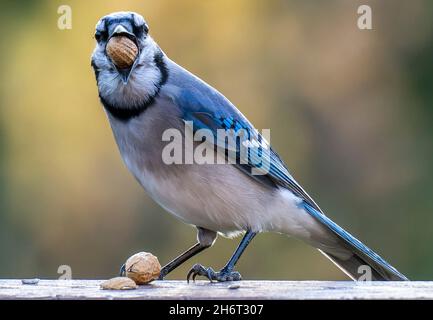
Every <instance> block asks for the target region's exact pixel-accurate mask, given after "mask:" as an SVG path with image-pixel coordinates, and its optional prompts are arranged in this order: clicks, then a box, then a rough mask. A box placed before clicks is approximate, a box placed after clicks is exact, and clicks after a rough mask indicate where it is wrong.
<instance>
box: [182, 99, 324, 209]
mask: <svg viewBox="0 0 433 320" xmlns="http://www.w3.org/2000/svg"><path fill="white" fill-rule="evenodd" d="M177 103H178V104H180V106H181V107H182V110H183V112H184V114H183V118H184V120H185V121H190V122H192V124H193V130H194V132H197V130H200V129H207V130H210V131H211V132H212V134H213V136H214V144H215V146H216V147H217V149H218V151H219V152H221V153H223V154H224V155H225V157H226V159H227V160H228V161H229V162H230V163H233V164H234V165H235V166H236V167H237V168H238V169H240V170H241V171H243V172H244V173H246V174H248V175H249V176H250V177H252V178H253V179H255V180H257V181H259V182H261V183H264V184H266V185H268V186H281V187H285V188H287V189H289V190H290V191H292V192H293V193H294V194H295V195H296V196H298V197H299V198H301V199H302V200H304V201H305V202H306V203H308V204H309V205H310V206H312V207H313V208H315V209H316V210H318V211H319V212H321V210H320V208H319V207H318V206H317V204H316V203H315V202H314V201H313V199H312V198H311V197H310V196H309V195H308V194H307V193H306V192H305V191H304V190H303V189H302V187H301V186H300V185H299V184H298V183H297V182H296V181H295V179H294V178H293V177H292V176H291V175H290V173H289V171H288V170H287V167H286V166H285V164H284V162H283V161H282V160H281V158H280V157H279V156H278V154H277V153H276V152H275V151H274V150H273V149H272V147H271V145H270V144H269V142H268V141H267V140H266V139H265V138H264V137H263V136H262V135H261V134H260V133H259V132H258V131H257V130H256V129H255V128H254V127H253V126H252V125H251V123H250V122H249V121H248V120H247V119H246V118H245V117H244V116H243V115H242V114H241V113H240V112H239V111H238V110H237V109H236V108H235V107H234V106H233V105H232V104H231V103H230V102H229V101H228V100H226V99H225V98H223V97H220V96H218V97H213V99H212V98H208V97H203V96H200V95H198V94H195V95H192V94H190V93H189V92H186V93H184V94H183V95H181V97H180V98H179V99H178V101H177Z"/></svg>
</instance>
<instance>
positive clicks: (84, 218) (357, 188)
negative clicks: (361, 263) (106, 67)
mask: <svg viewBox="0 0 433 320" xmlns="http://www.w3.org/2000/svg"><path fill="white" fill-rule="evenodd" d="M64 4H67V5H70V6H71V8H72V30H59V29H58V27H57V19H58V17H59V15H58V14H57V8H58V7H59V6H60V5H64ZM361 4H369V5H371V7H372V10H373V30H359V29H358V28H357V19H358V14H357V8H358V6H359V5H361ZM119 10H133V11H137V12H139V13H141V14H142V15H143V16H144V17H145V18H146V19H147V21H148V23H149V25H150V32H151V34H152V36H153V37H154V39H155V40H156V41H157V42H158V43H159V45H160V46H161V47H162V49H163V50H164V51H165V52H166V53H167V54H168V55H169V56H170V57H171V58H172V59H173V60H175V61H176V62H178V63H179V64H181V65H183V66H184V67H186V68H187V69H189V70H190V71H192V72H193V73H195V74H197V75H199V76H200V77H202V78H203V79H204V80H205V81H207V82H208V83H210V84H211V85H213V86H214V87H216V88H217V89H219V90H220V91H221V92H222V93H224V94H225V95H226V96H227V97H228V98H229V99H230V100H231V101H232V102H233V103H234V104H235V105H237V106H238V108H239V109H240V110H241V111H242V112H243V113H244V114H245V115H246V116H247V117H248V118H249V119H250V120H251V121H252V122H253V123H254V124H255V126H256V127H257V128H259V129H261V128H271V141H272V144H273V145H274V147H275V149H276V150H278V152H279V153H280V155H281V156H282V157H283V159H284V160H285V162H286V163H287V165H288V167H289V168H291V170H292V173H293V174H294V176H295V177H296V178H297V180H298V181H299V182H300V183H301V184H302V185H303V186H304V187H305V188H306V190H307V191H308V192H309V193H310V194H311V195H312V196H313V198H315V199H316V201H317V202H318V203H319V204H320V206H321V207H322V208H323V209H324V210H325V211H326V212H327V214H328V215H329V216H331V217H332V218H333V219H334V220H335V221H336V222H337V223H339V224H340V225H341V226H343V227H345V228H346V229H348V230H349V231H350V232H351V233H353V234H354V235H356V236H357V237H359V238H360V239H361V240H362V241H363V242H365V243H366V244H367V245H369V246H370V247H371V248H373V249H375V250H376V251H377V252H378V253H380V254H381V255H383V256H384V257H385V258H386V259H387V260H388V261H389V262H391V263H392V264H393V265H394V266H395V267H397V268H398V269H399V270H400V271H401V272H403V273H405V274H406V275H407V276H408V277H409V278H411V279H417V280H422V279H426V280H427V279H432V278H433V248H432V244H433V165H432V163H433V143H432V136H433V108H432V103H433V90H432V89H433V2H432V1H428V0H425V1H422V0H415V1H404V0H398V1H397V0H382V1H367V0H365V1H344V0H340V1H302V0H298V1H288V0H287V1H282V0H281V1H276V0H275V1H273V0H271V1H265V0H257V1H252V0H237V1H231V0H224V1H223V0H215V1H199V0H188V1H161V0H157V1H156V0H155V1H138V0H135V1H133V0H130V1H125V0H122V1H121V0H117V1H106V0H97V1H66V0H64V1H42V0H39V1H33V2H30V1H23V0H22V1H4V0H2V1H1V2H0V26H1V28H0V30H2V38H3V39H2V41H0V57H1V59H0V67H1V72H0V107H1V108H0V278H22V277H46V278H57V277H58V276H59V274H57V268H58V266H59V265H64V264H66V265H70V266H71V268H72V276H73V278H106V277H111V276H113V275H115V274H116V273H117V270H118V267H119V266H120V264H121V263H122V262H123V261H124V260H125V259H126V258H127V257H128V256H130V255H131V254H133V253H135V252H138V251H149V252H152V253H154V254H155V255H157V256H158V257H159V259H160V261H161V263H166V262H167V261H168V260H169V259H171V258H173V257H174V256H175V255H177V254H178V253H180V252H181V251H183V250H184V249H186V248H187V247H189V246H190V245H192V244H193V243H194V242H195V237H196V235H195V230H194V229H193V228H191V227H190V226H187V225H184V224H182V223H181V222H179V221H177V220H176V219H175V218H174V217H172V216H170V215H169V214H167V213H166V212H164V210H163V209H161V208H160V207H158V206H157V205H156V204H155V203H154V202H153V201H152V200H151V199H150V198H149V197H148V196H147V195H146V194H145V193H144V191H142V189H141V188H140V186H139V185H138V183H137V182H136V181H135V180H134V178H133V177H132V176H131V175H130V174H129V172H128V171H127V169H126V168H125V166H124V165H123V163H122V162H121V159H120V156H119V153H118V150H117V147H116V145H115V142H114V139H113V137H112V133H111V129H110V127H109V124H108V122H107V120H106V117H105V114H104V112H103V109H102V107H101V105H100V103H99V101H98V95H97V89H96V85H95V79H94V74H93V71H92V69H91V68H90V55H91V52H92V50H93V47H94V40H93V32H94V26H95V24H96V22H97V21H98V19H99V18H100V17H101V16H103V15H105V14H108V13H110V12H113V11H119ZM238 241H239V239H235V240H227V239H224V238H222V237H219V239H218V241H217V242H216V244H215V246H214V247H213V248H212V249H210V250H208V251H205V252H204V253H202V254H201V255H199V256H198V257H196V258H194V259H193V260H192V261H190V262H188V263H186V264H185V265H184V266H183V267H182V268H180V269H178V270H176V271H175V272H173V273H172V275H170V277H169V278H184V277H185V275H186V272H187V270H188V269H189V268H190V267H191V265H192V264H193V263H195V262H200V263H202V264H204V265H210V266H212V267H214V269H217V268H219V267H221V266H223V265H224V263H225V262H226V260H227V259H228V258H229V257H230V255H231V253H232V252H233V250H234V249H235V247H236V246H237V244H238ZM238 270H239V271H241V273H242V274H243V276H244V278H248V279H261V278H265V279H346V277H345V275H343V274H342V273H341V272H340V271H339V270H338V269H337V268H336V267H334V265H333V264H331V263H330V262H329V261H328V260H327V259H325V258H324V257H323V256H321V255H320V253H319V252H317V251H316V250H314V249H312V248H310V247H308V246H307V245H304V244H303V243H300V242H298V241H296V240H293V239H290V238H287V237H285V236H281V235H277V234H262V235H260V236H258V237H257V238H256V239H255V240H254V242H253V243H252V245H251V246H250V247H249V249H248V250H247V251H246V253H245V255H244V256H243V257H242V259H241V260H240V262H239V265H238Z"/></svg>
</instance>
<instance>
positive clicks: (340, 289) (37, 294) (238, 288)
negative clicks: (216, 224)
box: [0, 280, 433, 300]
mask: <svg viewBox="0 0 433 320" xmlns="http://www.w3.org/2000/svg"><path fill="white" fill-rule="evenodd" d="M101 282H102V281H101V280H40V281H39V283H38V284H37V285H35V284H33V285H32V284H22V281H21V280H0V299H109V300H111V299H296V300H298V299H302V300H304V299H433V282H427V281H417V282H351V281H241V282H231V283H209V282H207V281H197V282H195V283H192V282H191V283H189V284H187V282H186V281H170V280H168V281H167V280H165V281H155V282H153V283H151V284H150V285H145V286H140V287H139V288H138V289H135V290H125V291H117V290H116V291H112V290H102V289H100V283H101Z"/></svg>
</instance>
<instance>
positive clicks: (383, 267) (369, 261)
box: [301, 201, 408, 280]
mask: <svg viewBox="0 0 433 320" xmlns="http://www.w3.org/2000/svg"><path fill="white" fill-rule="evenodd" d="M301 206H302V207H303V208H304V209H305V210H306V211H307V212H308V213H309V214H310V215H312V216H313V217H314V218H315V219H317V220H318V221H319V222H320V223H321V224H322V225H324V226H325V227H327V228H328V229H329V230H330V231H332V232H333V233H334V234H335V235H336V236H337V237H338V238H339V239H341V240H342V244H343V245H344V247H346V248H347V249H349V250H350V251H351V252H352V253H353V256H352V257H351V258H350V259H341V258H338V257H335V256H334V255H332V254H330V253H328V252H323V253H324V254H325V255H326V256H327V257H328V258H330V259H331V260H332V261H333V262H334V263H336V264H337V265H338V266H339V267H340V268H341V269H343V271H345V272H346V273H348V274H349V276H351V277H352V278H353V279H354V280H356V279H357V278H358V277H359V273H358V272H359V271H358V268H359V266H361V265H369V266H370V267H371V269H372V276H373V279H372V280H408V279H407V278H406V277H405V276H404V275H403V274H401V273H400V272H398V271H397V270H396V269H395V268H394V267H393V266H391V265H390V264H389V263H388V262H386V261H385V260H384V259H383V258H382V257H380V256H379V255H378V254H377V253H375V252H374V251H373V250H371V249H370V248H368V247H367V246H366V245H364V244H363V243H362V242H361V241H359V240H358V239H356V238H355V237H353V236H352V235H351V234H350V233H348V232H347V231H346V230H344V229H343V228H341V227H340V226H339V225H337V224H336V223H335V222H333V221H332V220H331V219H329V218H328V217H327V216H325V215H324V214H323V213H321V212H319V211H317V210H316V209H315V208H313V207H312V206H311V205H309V204H308V203H306V202H305V201H304V202H302V204H301Z"/></svg>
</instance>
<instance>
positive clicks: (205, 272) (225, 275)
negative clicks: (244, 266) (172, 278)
mask: <svg viewBox="0 0 433 320" xmlns="http://www.w3.org/2000/svg"><path fill="white" fill-rule="evenodd" d="M256 234H257V232H252V231H247V233H246V234H245V235H244V237H243V238H242V240H241V243H240V244H239V246H238V247H237V249H236V251H235V252H234V253H233V255H232V257H231V258H230V260H229V261H228V262H227V264H226V265H225V266H224V267H223V268H222V269H221V270H220V271H219V272H215V271H214V270H213V269H212V268H205V267H203V266H202V265H201V264H195V265H194V266H193V267H192V268H191V270H190V271H189V272H188V275H187V281H188V282H189V278H190V277H191V276H192V279H193V280H195V278H196V277H197V276H204V277H206V278H208V279H209V280H210V281H212V280H216V281H220V282H224V281H239V280H242V277H241V275H240V273H239V272H237V271H233V268H234V267H235V265H236V263H237V262H238V260H239V258H240V256H241V255H242V253H243V252H244V251H245V249H246V247H247V246H248V244H249V243H250V241H251V240H252V239H253V238H254V237H255V235H256Z"/></svg>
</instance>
